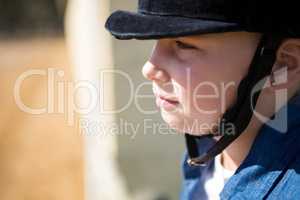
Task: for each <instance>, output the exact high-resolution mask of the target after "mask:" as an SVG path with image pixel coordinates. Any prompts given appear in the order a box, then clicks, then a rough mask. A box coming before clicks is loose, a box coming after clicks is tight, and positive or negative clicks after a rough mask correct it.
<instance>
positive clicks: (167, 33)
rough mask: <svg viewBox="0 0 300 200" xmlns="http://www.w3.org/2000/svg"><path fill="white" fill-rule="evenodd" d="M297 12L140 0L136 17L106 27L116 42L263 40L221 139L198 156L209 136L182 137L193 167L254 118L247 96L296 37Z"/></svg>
mask: <svg viewBox="0 0 300 200" xmlns="http://www.w3.org/2000/svg"><path fill="white" fill-rule="evenodd" d="M296 8H297V5H296V1H293V0H286V1H284V2H276V1H272V2H270V1H267V0H244V1H240V0H139V2H138V11H137V13H135V12H128V11H120V10H118V11H115V12H114V13H112V14H111V16H110V17H109V18H108V19H107V21H106V24H105V27H106V29H108V30H109V31H110V32H111V34H112V35H113V36H115V37H116V38H117V39H159V38H170V37H181V36H190V35H198V34H207V33H221V32H233V31H247V32H257V33H262V34H263V36H262V38H261V41H260V43H259V45H258V47H257V49H256V53H255V55H254V57H253V59H252V62H251V65H250V67H249V71H248V74H247V75H246V76H245V77H244V78H243V80H242V81H241V83H240V85H239V87H238V94H237V100H236V102H235V104H234V105H233V106H232V107H230V108H229V109H228V110H227V111H226V112H225V114H224V115H223V117H222V120H221V123H223V124H220V126H219V130H218V133H219V134H220V135H221V136H222V137H221V139H219V140H218V141H217V142H216V144H215V145H213V146H212V147H211V148H210V149H209V150H208V151H207V152H205V153H204V154H202V155H199V153H198V147H197V141H196V140H201V139H202V138H205V137H212V136H214V134H210V135H208V136H192V135H189V134H188V133H186V134H185V138H186V144H187V150H188V154H189V157H190V159H189V160H188V163H189V164H190V165H193V166H198V165H202V164H205V163H206V162H207V161H209V160H210V159H212V158H214V157H215V156H216V155H218V154H220V153H221V152H222V151H223V150H224V149H225V148H226V147H227V146H228V145H230V144H231V143H232V142H233V141H234V140H235V139H236V138H238V137H239V136H240V134H241V133H242V132H243V131H244V130H245V128H246V127H247V126H248V124H249V122H250V120H251V117H252V115H253V110H252V109H251V108H252V107H255V105H256V103H257V100H258V97H259V94H260V91H259V92H257V93H255V94H254V95H252V94H251V91H252V88H253V87H254V86H255V85H256V84H257V83H258V82H259V81H260V80H262V79H263V78H264V77H266V76H267V75H269V74H270V73H271V70H272V67H273V65H274V62H275V60H276V52H277V49H278V47H279V46H280V44H281V42H282V41H283V39H285V38H299V37H300V28H299V26H297V20H299V17H298V15H297V10H296ZM260 83H261V82H260ZM262 87H263V84H261V88H262ZM227 123H231V124H234V127H235V134H228V130H227V129H226V127H229V126H226V124H227Z"/></svg>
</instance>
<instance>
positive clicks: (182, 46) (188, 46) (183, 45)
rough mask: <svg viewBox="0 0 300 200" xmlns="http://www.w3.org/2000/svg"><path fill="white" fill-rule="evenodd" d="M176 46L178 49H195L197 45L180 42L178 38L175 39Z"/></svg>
mask: <svg viewBox="0 0 300 200" xmlns="http://www.w3.org/2000/svg"><path fill="white" fill-rule="evenodd" d="M176 47H177V48H179V49H190V50H193V49H194V50H195V49H197V47H195V46H193V45H191V44H187V43H184V42H181V41H179V40H177V41H176Z"/></svg>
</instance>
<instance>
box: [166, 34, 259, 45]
mask: <svg viewBox="0 0 300 200" xmlns="http://www.w3.org/2000/svg"><path fill="white" fill-rule="evenodd" d="M260 37H261V34H260V33H249V32H226V33H211V34H200V35H191V36H184V37H177V38H168V39H169V40H180V41H184V42H187V43H190V44H192V43H193V44H196V43H202V44H205V43H211V44H222V43H223V44H224V43H228V44H231V43H232V44H233V43H240V44H242V43H248V44H249V43H250V44H256V43H257V41H258V40H259V38H260Z"/></svg>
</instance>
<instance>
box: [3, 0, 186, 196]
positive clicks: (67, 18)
mask: <svg viewBox="0 0 300 200" xmlns="http://www.w3.org/2000/svg"><path fill="white" fill-rule="evenodd" d="M136 5H137V0H134V1H132V0H89V1H86V0H69V1H67V0H25V1H20V0H18V1H17V0H0V70H1V73H0V77H1V79H0V81H1V83H0V91H1V92H0V105H1V111H0V177H1V178H0V200H19V199H22V200H25V199H26V200H40V199H43V200H47V199H49V200H50V199H55V200H56V199H72V200H77V199H78V200H84V199H86V200H96V199H101V200H110V199H114V200H115V199H121V200H123V199H124V200H126V199H142V200H171V199H178V195H179V192H180V181H181V173H180V163H181V159H182V155H183V152H184V140H183V138H182V136H180V135H178V134H176V133H175V131H168V133H167V134H166V131H164V132H160V130H159V129H158V128H157V126H159V125H164V122H163V121H162V119H161V116H160V114H159V112H153V113H152V114H145V112H141V110H140V109H139V107H137V106H136V104H135V103H131V104H129V105H128V107H127V108H126V109H123V111H121V112H117V113H114V114H107V113H104V112H102V111H101V110H100V109H98V108H100V107H102V105H103V104H105V105H106V106H107V107H108V108H110V110H118V109H120V108H122V107H124V105H126V104H127V103H128V102H129V99H130V96H132V95H130V92H131V91H132V85H130V84H129V83H130V82H128V79H130V80H131V81H132V84H133V88H134V89H133V90H134V91H133V92H136V91H137V90H138V88H139V86H141V84H143V83H145V82H148V81H146V80H145V79H144V78H143V76H142V73H141V69H142V66H143V64H144V63H145V61H146V60H147V58H148V56H149V54H150V52H151V49H152V46H153V44H154V41H136V40H131V41H118V40H115V39H114V38H112V37H111V36H110V35H109V34H108V33H107V31H106V30H105V29H104V22H105V20H106V18H107V17H108V15H109V14H110V13H111V12H113V11H114V10H117V9H124V10H132V11H133V10H135V9H136ZM101 70H112V71H115V72H116V71H117V72H121V73H110V74H106V75H105V76H101V75H100V74H101V73H100V72H101ZM122 73H123V74H127V75H128V77H127V78H125V76H120V74H122ZM99 82H100V83H102V84H98V83H99ZM85 86H93V87H94V90H92V91H97V95H93V93H91V90H89V89H86V88H87V87H85ZM74 88H75V89H74ZM88 88H89V87H88ZM139 93H140V94H143V95H150V96H151V95H152V89H151V86H150V85H148V86H145V87H141V88H140V90H139ZM133 95H134V94H133ZM93 99H96V100H95V101H96V102H97V105H95V106H94V107H89V106H87V105H89V104H90V103H91V102H92V101H93ZM99 99H102V100H103V101H100V100H99ZM138 104H139V106H140V107H141V108H143V109H144V110H152V111H153V110H154V111H155V110H157V109H156V108H155V102H154V98H152V99H151V98H148V99H143V100H141V101H140V102H138ZM70 105H71V106H70ZM72 106H73V107H75V108H76V109H74V108H73V107H72ZM83 107H89V108H90V109H87V110H88V112H83V110H84V109H80V108H83ZM81 111H82V112H81ZM124 122H127V123H128V124H130V126H132V127H136V129H128V130H125V131H124V128H125V127H124V126H125V125H124ZM145 122H146V123H147V124H145ZM95 124H97V125H96V127H97V128H95ZM103 124H108V125H116V124H117V125H118V127H119V129H118V130H117V131H114V132H113V133H111V132H110V131H109V129H102V128H101V125H103ZM111 128H112V127H111ZM114 130H116V129H114Z"/></svg>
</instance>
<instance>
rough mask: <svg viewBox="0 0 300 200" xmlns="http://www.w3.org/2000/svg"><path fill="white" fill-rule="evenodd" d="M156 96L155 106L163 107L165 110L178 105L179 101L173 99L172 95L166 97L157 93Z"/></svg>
mask: <svg viewBox="0 0 300 200" xmlns="http://www.w3.org/2000/svg"><path fill="white" fill-rule="evenodd" d="M155 96H156V105H157V107H159V108H160V107H161V108H164V109H165V110H173V109H174V108H176V107H177V106H178V105H179V101H177V100H175V98H174V97H166V96H162V95H157V94H155Z"/></svg>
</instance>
